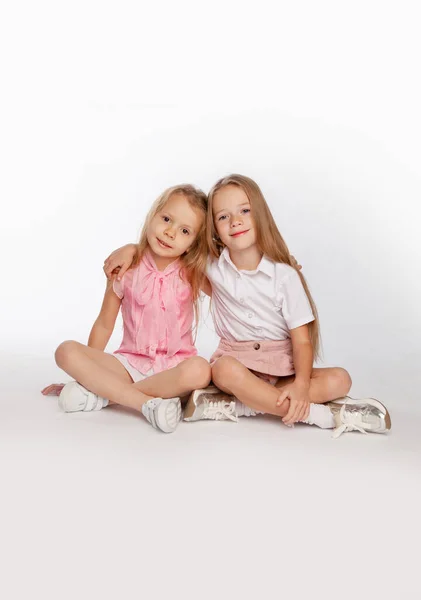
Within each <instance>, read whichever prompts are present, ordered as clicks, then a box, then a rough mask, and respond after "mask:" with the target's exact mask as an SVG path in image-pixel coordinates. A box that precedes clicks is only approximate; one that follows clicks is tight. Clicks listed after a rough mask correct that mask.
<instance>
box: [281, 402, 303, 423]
mask: <svg viewBox="0 0 421 600" xmlns="http://www.w3.org/2000/svg"><path fill="white" fill-rule="evenodd" d="M306 407H307V403H306V402H294V401H291V404H290V407H289V411H288V412H287V414H286V415H285V417H284V418H283V419H282V421H283V422H284V423H285V425H293V424H294V423H297V422H298V421H301V420H302V415H303V414H305V412H306Z"/></svg>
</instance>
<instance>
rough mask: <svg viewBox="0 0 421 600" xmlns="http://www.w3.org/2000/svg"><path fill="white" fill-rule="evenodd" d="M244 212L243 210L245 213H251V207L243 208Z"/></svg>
mask: <svg viewBox="0 0 421 600" xmlns="http://www.w3.org/2000/svg"><path fill="white" fill-rule="evenodd" d="M242 212H243V213H249V212H250V209H249V208H243V210H242Z"/></svg>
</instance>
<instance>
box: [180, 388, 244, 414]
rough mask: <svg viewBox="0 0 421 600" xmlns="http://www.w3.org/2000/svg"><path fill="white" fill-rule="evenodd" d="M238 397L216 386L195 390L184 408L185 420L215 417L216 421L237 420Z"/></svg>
mask: <svg viewBox="0 0 421 600" xmlns="http://www.w3.org/2000/svg"><path fill="white" fill-rule="evenodd" d="M237 416H238V415H237V411H236V398H235V397H234V396H229V395H228V394H225V393H224V392H221V390H218V388H216V387H214V386H209V387H207V388H205V389H203V390H195V391H194V392H193V393H192V394H191V396H190V398H189V399H188V401H187V404H186V407H185V409H184V420H185V421H200V420H201V419H213V420H215V421H237Z"/></svg>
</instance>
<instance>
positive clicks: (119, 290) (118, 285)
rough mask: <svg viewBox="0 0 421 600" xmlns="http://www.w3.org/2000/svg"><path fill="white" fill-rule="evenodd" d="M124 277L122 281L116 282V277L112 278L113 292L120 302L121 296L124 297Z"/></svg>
mask: <svg viewBox="0 0 421 600" xmlns="http://www.w3.org/2000/svg"><path fill="white" fill-rule="evenodd" d="M123 282H124V276H123V279H122V280H120V281H118V279H117V277H115V278H114V281H113V291H114V293H115V294H116V295H117V296H118V297H119V298H120V300H122V298H123V296H124V284H123Z"/></svg>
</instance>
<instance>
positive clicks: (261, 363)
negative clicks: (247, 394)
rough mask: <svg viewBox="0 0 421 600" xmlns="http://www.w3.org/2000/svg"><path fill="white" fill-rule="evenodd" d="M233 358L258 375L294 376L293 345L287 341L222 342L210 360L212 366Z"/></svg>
mask: <svg viewBox="0 0 421 600" xmlns="http://www.w3.org/2000/svg"><path fill="white" fill-rule="evenodd" d="M221 356H232V357H233V358H236V359H237V360H238V361H239V362H240V363H242V364H243V365H244V366H245V367H247V368H248V369H250V370H251V371H255V372H256V374H262V375H269V376H275V377H285V376H286V375H293V374H294V373H295V371H294V363H293V361H292V343H291V340H290V339H289V338H288V339H286V340H280V341H273V340H266V341H261V342H260V341H259V342H256V341H254V342H229V341H228V340H221V341H220V343H219V346H218V348H217V349H216V350H215V352H214V353H213V354H212V356H211V358H210V361H209V362H210V364H211V365H213V363H214V362H215V361H216V360H218V358H221Z"/></svg>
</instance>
